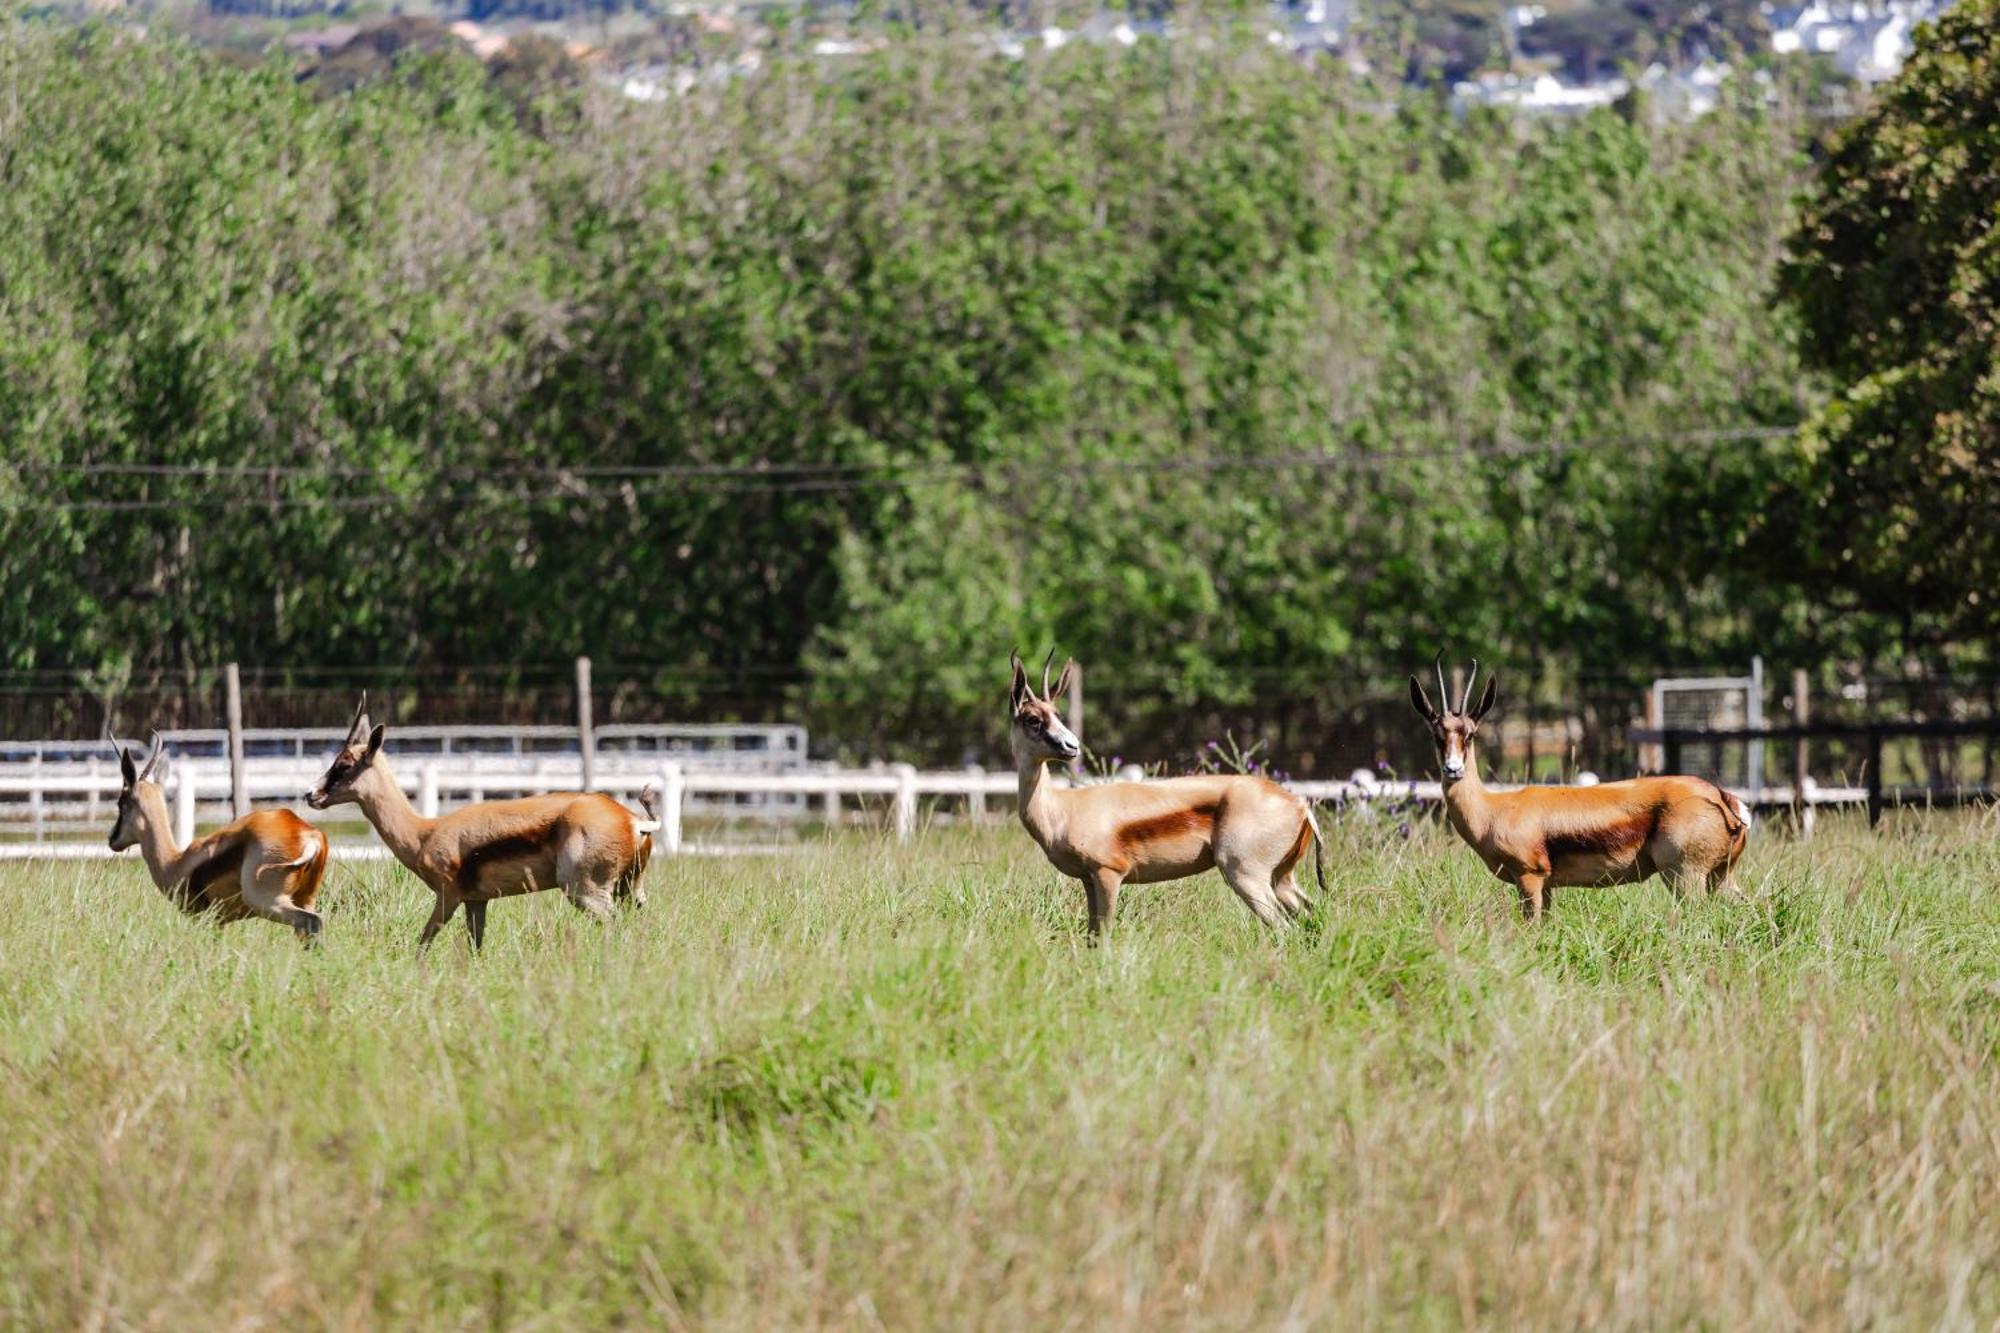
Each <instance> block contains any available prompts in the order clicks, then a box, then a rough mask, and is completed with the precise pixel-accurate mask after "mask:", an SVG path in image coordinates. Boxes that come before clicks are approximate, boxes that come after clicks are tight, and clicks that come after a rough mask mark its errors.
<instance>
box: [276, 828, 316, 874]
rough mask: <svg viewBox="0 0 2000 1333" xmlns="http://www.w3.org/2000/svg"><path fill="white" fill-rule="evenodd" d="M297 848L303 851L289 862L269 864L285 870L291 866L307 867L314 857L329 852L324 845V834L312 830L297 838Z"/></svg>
mask: <svg viewBox="0 0 2000 1333" xmlns="http://www.w3.org/2000/svg"><path fill="white" fill-rule="evenodd" d="M299 846H300V847H301V848H302V849H303V850H301V851H300V852H299V854H298V855H297V856H295V857H293V858H292V859H291V860H289V861H273V862H272V863H271V864H272V865H274V866H283V867H287V868H289V867H292V866H302V865H307V864H310V863H311V862H312V860H313V859H314V858H315V857H319V856H324V855H325V854H326V853H327V851H328V850H329V849H328V847H327V845H326V834H324V833H321V832H320V831H319V830H318V829H314V830H313V831H312V832H310V833H307V834H304V835H302V836H301V837H300V838H299Z"/></svg>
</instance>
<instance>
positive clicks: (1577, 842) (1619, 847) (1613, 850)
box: [1542, 811, 1653, 861]
mask: <svg viewBox="0 0 2000 1333" xmlns="http://www.w3.org/2000/svg"><path fill="white" fill-rule="evenodd" d="M1652 831H1653V815H1652V812H1651V811H1646V812H1644V813H1641V814H1638V815H1634V816H1630V817H1627V818H1625V819H1620V820H1616V821H1614V822H1612V823H1608V824H1601V825H1599V826H1598V827H1596V828H1589V829H1573V830H1568V831H1565V832H1562V833H1551V834H1549V835H1548V836H1547V837H1546V838H1544V839H1543V840H1542V849H1543V851H1544V852H1545V853H1546V854H1547V856H1548V858H1549V860H1551V861H1556V860H1560V859H1561V858H1562V857H1565V856H1629V855H1631V854H1632V853H1633V852H1636V851H1638V850H1639V848H1641V847H1642V846H1644V845H1645V843H1646V839H1647V837H1648V836H1649V835H1650V834H1651V833H1652Z"/></svg>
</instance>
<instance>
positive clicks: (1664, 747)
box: [1660, 731, 1681, 774]
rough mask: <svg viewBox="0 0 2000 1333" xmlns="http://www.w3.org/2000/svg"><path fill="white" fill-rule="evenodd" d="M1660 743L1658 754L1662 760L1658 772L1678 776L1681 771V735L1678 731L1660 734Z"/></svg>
mask: <svg viewBox="0 0 2000 1333" xmlns="http://www.w3.org/2000/svg"><path fill="white" fill-rule="evenodd" d="M1660 742H1661V743H1660V753H1661V755H1662V756H1663V758H1664V762H1663V764H1662V766H1661V769H1660V771H1661V772H1663V773H1670V774H1678V773H1679V772H1680V771H1681V734H1680V733H1679V732H1678V731H1665V732H1662V733H1661V735H1660Z"/></svg>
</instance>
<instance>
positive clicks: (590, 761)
mask: <svg viewBox="0 0 2000 1333" xmlns="http://www.w3.org/2000/svg"><path fill="white" fill-rule="evenodd" d="M576 749H577V754H578V755H579V756H580V757H581V759H582V763H583V789H584V790H585V791H589V790H590V789H591V787H592V786H593V785H594V784H595V782H596V781H597V738H596V736H595V735H594V734H593V733H592V731H591V726H590V659H589V658H588V657H579V658H577V659H576Z"/></svg>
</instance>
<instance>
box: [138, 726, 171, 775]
mask: <svg viewBox="0 0 2000 1333" xmlns="http://www.w3.org/2000/svg"><path fill="white" fill-rule="evenodd" d="M165 749H166V746H165V745H164V744H163V743H162V742H161V740H160V733H159V732H158V730H155V731H154V732H153V752H152V753H151V754H149V755H147V756H146V766H145V767H144V768H142V769H140V770H139V780H140V781H141V782H144V781H145V780H146V779H147V778H150V777H152V776H153V769H154V767H155V766H156V765H157V764H158V763H159V762H160V755H161V753H162V752H163V751H164V750H165Z"/></svg>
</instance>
